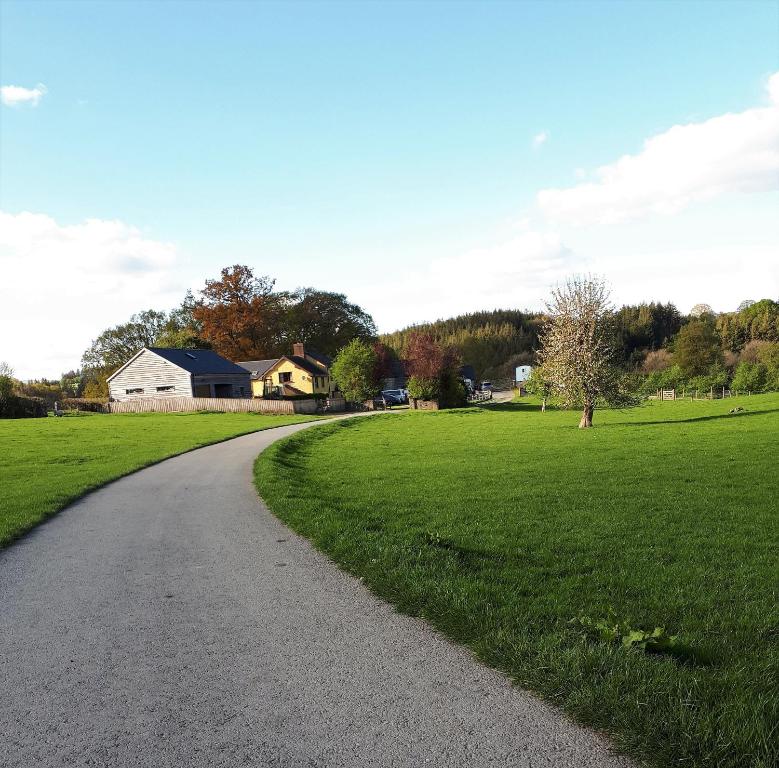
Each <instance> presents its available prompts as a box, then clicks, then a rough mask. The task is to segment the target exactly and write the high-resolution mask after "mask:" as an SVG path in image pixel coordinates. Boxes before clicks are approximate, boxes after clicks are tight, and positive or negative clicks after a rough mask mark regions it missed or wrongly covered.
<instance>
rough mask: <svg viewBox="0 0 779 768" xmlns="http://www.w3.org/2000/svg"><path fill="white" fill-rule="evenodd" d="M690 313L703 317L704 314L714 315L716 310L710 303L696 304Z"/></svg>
mask: <svg viewBox="0 0 779 768" xmlns="http://www.w3.org/2000/svg"><path fill="white" fill-rule="evenodd" d="M690 315H691V316H692V317H703V316H704V315H712V316H713V315H714V310H713V309H712V308H711V305H710V304H703V303H701V304H696V305H695V306H694V307H693V308H692V309H691V310H690Z"/></svg>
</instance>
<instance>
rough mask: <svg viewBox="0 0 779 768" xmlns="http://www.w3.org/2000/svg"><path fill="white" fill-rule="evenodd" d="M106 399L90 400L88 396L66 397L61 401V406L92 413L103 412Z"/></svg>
mask: <svg viewBox="0 0 779 768" xmlns="http://www.w3.org/2000/svg"><path fill="white" fill-rule="evenodd" d="M105 403H106V401H105V400H90V399H89V398H86V397H66V398H63V399H62V400H60V401H59V406H60V408H63V409H67V410H71V411H88V412H90V413H103V411H104V410H105V408H104V406H105Z"/></svg>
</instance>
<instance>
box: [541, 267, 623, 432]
mask: <svg viewBox="0 0 779 768" xmlns="http://www.w3.org/2000/svg"><path fill="white" fill-rule="evenodd" d="M547 310H548V319H547V322H546V324H545V326H544V329H543V331H542V333H541V350H540V352H539V358H540V360H541V365H542V367H543V372H544V379H545V380H546V381H548V382H549V384H550V385H551V386H552V389H553V390H554V392H555V394H556V395H557V396H558V397H559V399H560V401H561V403H562V404H563V405H564V406H566V407H574V406H578V407H581V408H582V416H581V420H580V422H579V428H585V427H591V426H592V417H593V413H594V411H595V405H596V403H597V402H598V400H605V401H606V402H611V403H617V402H623V401H626V397H625V396H624V395H623V390H622V386H621V384H622V375H621V374H620V372H619V371H618V370H617V368H616V366H615V364H614V326H613V323H612V318H613V315H612V308H611V302H610V301H609V291H608V288H607V287H606V284H605V283H604V282H603V281H602V280H598V279H596V278H591V277H575V278H572V279H570V280H569V281H568V282H567V283H566V284H565V285H563V286H560V287H558V288H556V289H555V290H554V291H552V298H551V300H550V301H549V303H548V304H547Z"/></svg>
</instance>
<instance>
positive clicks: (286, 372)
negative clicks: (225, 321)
mask: <svg viewBox="0 0 779 768" xmlns="http://www.w3.org/2000/svg"><path fill="white" fill-rule="evenodd" d="M238 365H239V366H241V367H242V368H244V369H245V370H246V371H248V372H249V373H250V374H251V380H252V385H251V386H252V394H253V395H254V397H272V396H276V397H292V396H295V395H313V394H322V395H328V396H329V395H331V394H332V393H333V389H334V386H333V383H332V380H331V378H330V366H331V365H332V361H331V360H330V358H329V357H328V356H327V355H322V354H320V353H319V352H317V351H315V350H313V349H306V347H305V345H303V344H301V343H297V344H293V345H292V354H291V355H284V356H283V357H279V358H275V359H271V360H246V361H244V362H242V363H238Z"/></svg>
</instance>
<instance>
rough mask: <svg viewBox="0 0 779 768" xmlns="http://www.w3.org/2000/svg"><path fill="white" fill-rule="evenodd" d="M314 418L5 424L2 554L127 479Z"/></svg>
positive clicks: (1, 434)
mask: <svg viewBox="0 0 779 768" xmlns="http://www.w3.org/2000/svg"><path fill="white" fill-rule="evenodd" d="M311 418H312V417H311V416H268V415H265V414H253V413H176V414H172V413H171V414H167V413H166V414H157V413H148V414H112V415H102V414H90V415H86V414H84V415H81V416H78V417H65V418H60V419H57V418H54V417H50V418H47V419H3V420H0V547H2V546H5V545H7V544H8V543H9V542H11V541H13V540H14V539H15V538H17V537H18V536H20V535H21V534H23V533H24V532H25V531H28V530H29V529H30V528H32V527H33V526H35V525H37V524H38V523H39V522H41V520H44V519H46V518H47V517H50V516H51V515H52V514H54V513H55V512H57V511H59V510H60V509H62V507H64V506H65V505H67V504H68V503H69V502H71V501H73V500H74V499H76V498H78V497H79V496H81V495H83V494H84V493H86V492H87V491H89V490H92V489H94V488H97V487H99V486H101V485H103V484H105V483H107V482H108V481H109V480H113V479H115V478H117V477H120V476H121V475H126V474H128V473H129V472H132V471H134V470H136V469H140V468H141V467H144V466H147V465H148V464H152V463H154V462H155V461H159V460H160V459H164V458H167V457H168V456H173V455H175V454H177V453H182V452H183V451H188V450H190V449H192V448H197V447H199V446H202V445H207V444H209V443H215V442H218V441H220V440H225V439H227V438H229V437H236V436H237V435H242V434H246V433H248V432H255V431H257V430H260V429H269V428H270V427H280V426H283V425H285V424H295V423H297V422H301V421H310V420H311Z"/></svg>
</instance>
